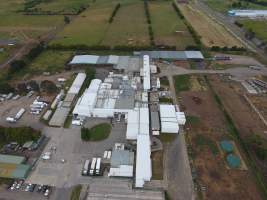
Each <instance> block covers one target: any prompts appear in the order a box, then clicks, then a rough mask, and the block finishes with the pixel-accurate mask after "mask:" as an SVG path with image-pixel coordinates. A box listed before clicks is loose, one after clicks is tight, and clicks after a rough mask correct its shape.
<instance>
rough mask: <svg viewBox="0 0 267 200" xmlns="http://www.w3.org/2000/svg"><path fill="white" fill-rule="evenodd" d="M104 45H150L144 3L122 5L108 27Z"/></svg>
mask: <svg viewBox="0 0 267 200" xmlns="http://www.w3.org/2000/svg"><path fill="white" fill-rule="evenodd" d="M102 44H104V45H110V46H115V45H129V46H131V45H136V46H145V45H149V37H148V28H147V24H146V18H145V13H144V3H143V2H142V1H136V3H134V4H129V5H122V7H121V8H120V10H119V11H118V13H117V15H116V16H115V18H114V21H113V23H112V24H111V25H110V26H109V28H108V29H107V32H106V35H105V38H104V40H103V42H102Z"/></svg>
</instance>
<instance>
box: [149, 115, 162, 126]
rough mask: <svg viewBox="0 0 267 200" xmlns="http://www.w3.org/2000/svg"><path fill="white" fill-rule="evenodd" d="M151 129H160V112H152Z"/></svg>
mask: <svg viewBox="0 0 267 200" xmlns="http://www.w3.org/2000/svg"><path fill="white" fill-rule="evenodd" d="M150 118H151V129H152V130H160V121H159V112H150Z"/></svg>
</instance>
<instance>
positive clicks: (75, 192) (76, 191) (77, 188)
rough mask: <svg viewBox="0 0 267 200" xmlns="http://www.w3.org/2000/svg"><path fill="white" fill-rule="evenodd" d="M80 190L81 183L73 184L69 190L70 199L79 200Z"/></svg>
mask: <svg viewBox="0 0 267 200" xmlns="http://www.w3.org/2000/svg"><path fill="white" fill-rule="evenodd" d="M81 190H82V185H77V186H75V187H74V188H73V190H72V192H71V197H70V200H79V199H80V193H81Z"/></svg>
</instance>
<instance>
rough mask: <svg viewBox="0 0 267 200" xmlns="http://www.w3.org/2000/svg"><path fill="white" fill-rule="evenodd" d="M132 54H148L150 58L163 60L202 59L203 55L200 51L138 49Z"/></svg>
mask: <svg viewBox="0 0 267 200" xmlns="http://www.w3.org/2000/svg"><path fill="white" fill-rule="evenodd" d="M134 55H136V56H137V55H139V56H144V55H148V56H149V57H150V58H151V59H157V60H158V59H164V60H203V59H204V56H203V55H202V53H201V52H200V51H140V52H134Z"/></svg>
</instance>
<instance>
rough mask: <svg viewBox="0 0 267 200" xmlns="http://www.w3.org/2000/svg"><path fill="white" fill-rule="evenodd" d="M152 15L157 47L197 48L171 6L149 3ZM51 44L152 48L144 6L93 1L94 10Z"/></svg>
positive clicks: (129, 0)
mask: <svg viewBox="0 0 267 200" xmlns="http://www.w3.org/2000/svg"><path fill="white" fill-rule="evenodd" d="M118 3H120V5H121V6H120V8H119V10H118V11H117V13H116V15H115V16H114V18H113V22H112V23H109V22H108V20H109V18H110V16H111V14H112V12H113V10H114V8H115V6H116V5H117V4H118ZM149 12H150V15H151V21H152V29H153V32H154V36H155V43H156V44H157V45H171V46H177V49H184V48H185V47H186V46H188V45H194V41H193V39H192V37H191V35H190V34H189V32H188V30H187V27H186V26H185V25H184V23H183V22H182V21H181V20H180V19H179V18H178V17H177V14H176V13H175V11H174V9H173V7H172V5H171V2H169V1H158V2H149ZM51 44H60V45H64V46H68V45H87V46H94V45H107V46H111V47H113V46H148V45H150V40H149V33H148V24H147V19H146V16H145V9H144V2H143V1H139V0H125V1H119V0H112V1H107V0H97V1H92V2H91V3H90V7H89V8H88V9H87V10H86V11H85V12H83V13H82V14H80V15H79V16H78V17H77V18H76V19H74V20H73V21H72V22H71V23H70V24H69V25H67V26H66V27H65V29H64V30H63V31H62V32H61V33H59V34H58V36H57V38H56V39H55V40H54V41H53V42H51Z"/></svg>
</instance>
